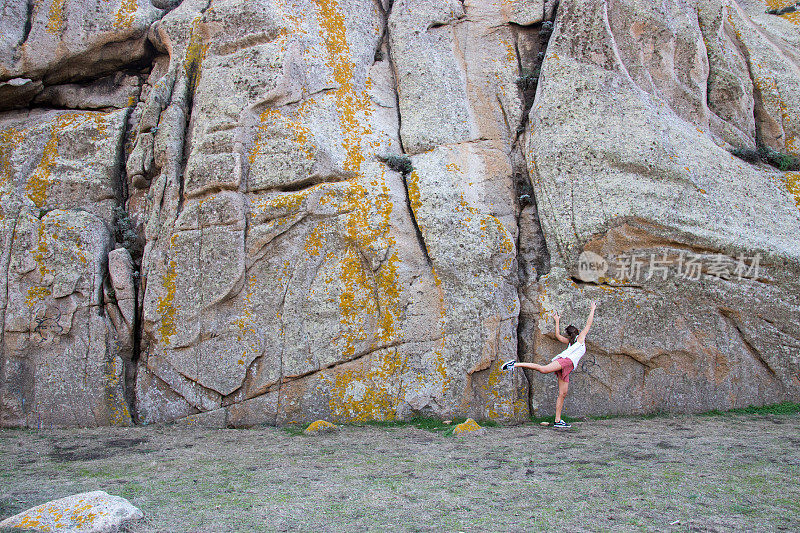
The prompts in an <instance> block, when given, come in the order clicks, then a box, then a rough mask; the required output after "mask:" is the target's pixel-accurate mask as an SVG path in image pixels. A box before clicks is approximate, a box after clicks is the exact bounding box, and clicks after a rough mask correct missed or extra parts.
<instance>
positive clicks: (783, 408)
mask: <svg viewBox="0 0 800 533" xmlns="http://www.w3.org/2000/svg"><path fill="white" fill-rule="evenodd" d="M797 413H800V403H792V402H783V403H776V404H770V405H762V406H754V405H751V406H749V407H739V408H736V409H728V410H725V411H720V410H719V409H712V410H710V411H703V412H702V413H694V415H695V416H725V415H738V414H744V415H792V414H797ZM670 416H675V413H670V412H667V411H657V412H655V413H646V414H642V415H592V416H588V417H586V418H588V419H589V420H612V419H615V418H630V419H637V420H650V419H653V418H666V417H670ZM563 418H564V420H566V421H567V422H569V421H570V419H568V418H567V417H563ZM531 420H532V421H534V422H540V421H544V420H547V421H551V422H552V420H553V417H549V418H547V417H544V418H531Z"/></svg>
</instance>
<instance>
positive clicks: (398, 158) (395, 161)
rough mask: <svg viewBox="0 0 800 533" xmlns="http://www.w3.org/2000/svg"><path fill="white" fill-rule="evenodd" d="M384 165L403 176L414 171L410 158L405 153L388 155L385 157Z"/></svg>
mask: <svg viewBox="0 0 800 533" xmlns="http://www.w3.org/2000/svg"><path fill="white" fill-rule="evenodd" d="M386 165H387V166H388V167H389V168H390V169H392V170H394V171H395V172H399V173H400V174H402V175H404V176H405V175H406V174H411V172H413V171H414V166H413V165H412V164H411V159H410V158H409V157H408V156H406V155H390V156H388V157H387V158H386Z"/></svg>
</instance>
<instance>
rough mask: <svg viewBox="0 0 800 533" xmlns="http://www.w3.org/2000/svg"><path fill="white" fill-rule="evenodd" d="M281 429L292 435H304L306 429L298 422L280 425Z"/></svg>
mask: <svg viewBox="0 0 800 533" xmlns="http://www.w3.org/2000/svg"><path fill="white" fill-rule="evenodd" d="M281 429H282V430H284V431H285V432H286V433H288V434H289V435H290V436H292V437H297V436H298V435H304V433H303V432H304V431H305V430H306V428H305V426H301V425H299V424H289V425H286V426H281Z"/></svg>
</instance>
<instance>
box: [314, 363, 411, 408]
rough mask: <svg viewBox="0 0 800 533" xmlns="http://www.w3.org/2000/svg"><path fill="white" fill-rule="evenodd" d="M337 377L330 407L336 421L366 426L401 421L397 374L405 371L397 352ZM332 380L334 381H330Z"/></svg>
mask: <svg viewBox="0 0 800 533" xmlns="http://www.w3.org/2000/svg"><path fill="white" fill-rule="evenodd" d="M369 359H370V361H369V362H366V363H365V362H363V361H362V362H359V363H358V364H357V365H356V366H355V367H354V368H350V369H348V370H338V369H337V371H336V373H335V374H334V376H333V383H332V385H333V386H332V387H331V396H330V401H329V406H330V410H331V415H332V416H333V417H334V418H335V419H336V420H342V421H345V422H363V421H366V420H394V419H395V418H397V411H396V408H397V404H396V402H397V398H398V394H397V391H396V390H395V388H396V383H395V382H396V381H397V374H400V373H401V372H402V370H403V368H404V367H405V361H404V360H402V359H401V357H400V354H398V353H397V350H396V349H389V350H383V351H381V352H380V353H376V354H373V355H372V356H371V357H369ZM326 379H327V380H330V378H326Z"/></svg>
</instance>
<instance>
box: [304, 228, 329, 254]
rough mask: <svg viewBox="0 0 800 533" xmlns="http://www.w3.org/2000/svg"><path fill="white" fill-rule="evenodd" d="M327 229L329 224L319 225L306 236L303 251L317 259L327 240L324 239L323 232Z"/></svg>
mask: <svg viewBox="0 0 800 533" xmlns="http://www.w3.org/2000/svg"><path fill="white" fill-rule="evenodd" d="M327 227H328V224H327V223H326V222H323V223H320V224H317V225H316V226H315V227H314V229H313V230H311V231H310V232H309V233H308V234H307V235H306V238H305V243H304V245H303V249H304V250H305V251H306V253H308V255H310V256H314V257H316V256H318V255H319V254H320V251H321V250H322V245H323V244H324V243H325V240H324V239H323V238H322V235H323V233H322V232H323V231H324V230H326V229H327Z"/></svg>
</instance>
